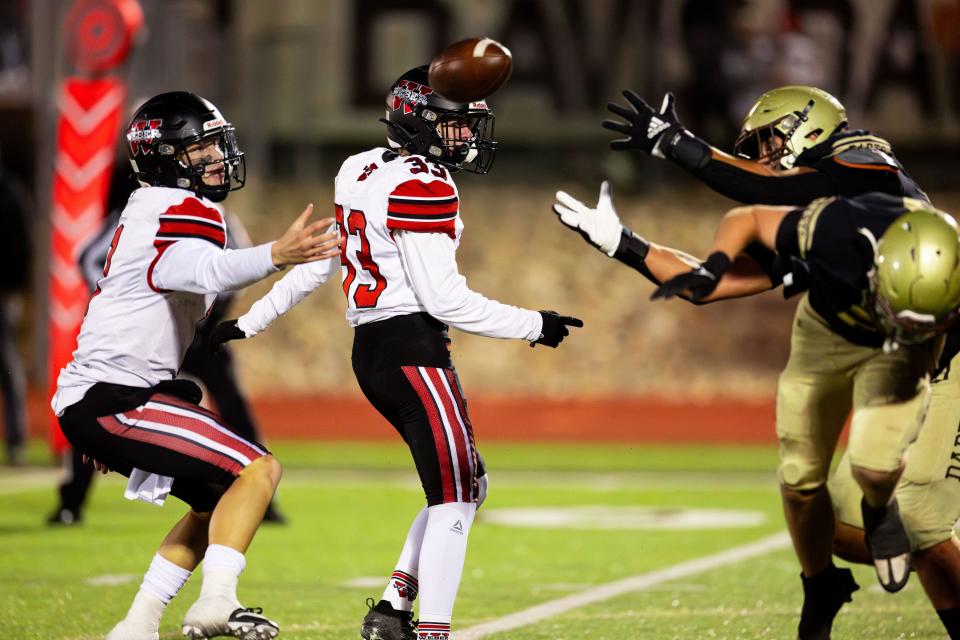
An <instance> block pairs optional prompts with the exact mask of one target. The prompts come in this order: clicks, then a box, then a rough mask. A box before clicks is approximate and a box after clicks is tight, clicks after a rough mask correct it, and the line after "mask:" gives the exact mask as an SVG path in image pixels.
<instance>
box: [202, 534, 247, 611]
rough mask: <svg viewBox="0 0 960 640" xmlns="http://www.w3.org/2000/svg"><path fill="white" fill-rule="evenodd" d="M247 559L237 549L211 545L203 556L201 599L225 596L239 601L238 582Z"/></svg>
mask: <svg viewBox="0 0 960 640" xmlns="http://www.w3.org/2000/svg"><path fill="white" fill-rule="evenodd" d="M246 566H247V559H246V558H245V557H244V556H243V554H242V553H240V552H239V551H237V550H236V549H232V548H230V547H227V546H224V545H222V544H211V545H210V546H208V547H207V552H206V553H205V554H204V556H203V585H202V586H201V587H200V597H201V598H205V597H208V596H223V597H226V598H230V599H231V600H233V601H235V602H236V601H237V581H238V580H239V579H240V574H241V573H243V570H244V569H245V568H246Z"/></svg>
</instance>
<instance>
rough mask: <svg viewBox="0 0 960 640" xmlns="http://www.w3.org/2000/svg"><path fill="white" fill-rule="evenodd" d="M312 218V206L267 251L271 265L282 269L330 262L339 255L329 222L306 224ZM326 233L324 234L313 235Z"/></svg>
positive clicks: (337, 242)
mask: <svg viewBox="0 0 960 640" xmlns="http://www.w3.org/2000/svg"><path fill="white" fill-rule="evenodd" d="M312 214H313V205H312V204H308V205H307V208H306V209H304V210H303V212H302V213H301V214H300V215H299V216H297V219H296V220H294V221H293V224H291V225H290V227H289V228H287V230H286V231H285V232H284V234H283V235H282V236H280V238H279V239H277V241H276V242H274V243H273V246H272V247H271V248H270V255H271V257H272V258H273V264H274V265H276V266H278V267H286V266H289V265H293V264H302V263H304V262H315V261H317V260H325V259H327V258H333V257H335V256H337V255H338V254H339V253H340V234H339V233H338V232H337V228H336V226H335V224H334V223H335V220H334V219H333V218H323V219H322V220H317V221H316V222H312V223H310V224H307V220H309V219H310V216H311V215H312ZM324 229H329V230H328V231H327V232H325V233H321V234H320V235H315V234H318V233H320V232H321V231H323V230H324Z"/></svg>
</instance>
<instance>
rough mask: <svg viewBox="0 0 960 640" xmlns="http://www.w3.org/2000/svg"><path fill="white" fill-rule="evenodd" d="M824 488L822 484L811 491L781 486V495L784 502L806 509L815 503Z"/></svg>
mask: <svg viewBox="0 0 960 640" xmlns="http://www.w3.org/2000/svg"><path fill="white" fill-rule="evenodd" d="M822 486H823V485H822V484H821V485H819V486H816V487H813V488H810V489H805V488H804V489H798V488H796V487H788V486H786V485H784V484H781V485H780V495H781V496H783V500H784V502H786V503H788V504H790V505H793V506H797V507H804V506H806V505H808V504H810V503H811V502H813V500H814V498H816V496H817V494H818V493H819V489H820V488H821V487H822Z"/></svg>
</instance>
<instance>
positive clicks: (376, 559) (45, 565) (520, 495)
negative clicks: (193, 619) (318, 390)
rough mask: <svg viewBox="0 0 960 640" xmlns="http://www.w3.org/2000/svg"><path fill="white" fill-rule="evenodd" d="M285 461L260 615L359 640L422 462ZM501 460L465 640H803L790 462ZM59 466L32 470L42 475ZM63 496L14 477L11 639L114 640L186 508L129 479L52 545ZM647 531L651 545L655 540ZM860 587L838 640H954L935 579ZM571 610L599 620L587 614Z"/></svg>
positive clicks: (5, 565)
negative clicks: (789, 531) (154, 502)
mask: <svg viewBox="0 0 960 640" xmlns="http://www.w3.org/2000/svg"><path fill="white" fill-rule="evenodd" d="M273 449H274V451H275V452H276V453H277V454H278V457H279V458H280V459H281V460H282V461H285V463H286V466H287V473H286V475H285V477H284V481H283V483H282V484H281V494H280V504H281V505H282V508H283V510H284V512H285V513H286V514H287V515H288V516H289V518H290V520H291V523H290V525H288V526H284V527H267V528H264V529H263V530H261V532H260V534H259V535H258V537H257V539H256V540H255V541H254V545H253V547H252V548H251V550H250V552H249V554H248V560H249V565H248V569H247V572H246V573H245V574H244V576H243V578H242V581H241V587H240V597H241V599H242V600H243V602H244V603H245V604H246V605H248V606H263V607H264V609H265V611H266V612H267V613H268V614H269V615H271V617H273V618H275V619H276V620H278V621H279V622H280V623H281V627H282V637H284V638H288V639H290V640H294V639H300V640H307V639H327V638H330V639H336V638H357V637H359V636H358V634H357V629H358V627H359V623H360V620H361V619H362V617H363V614H364V612H365V610H366V608H365V607H364V605H363V600H364V599H365V598H366V597H370V596H372V597H379V594H380V593H381V591H382V582H383V579H384V578H385V576H386V575H388V574H389V572H390V571H391V570H392V568H393V562H394V560H395V557H396V554H397V553H398V552H399V549H400V545H401V543H402V542H403V537H404V535H405V533H406V528H407V525H408V524H409V521H410V519H411V518H412V517H413V515H414V514H415V512H416V511H417V509H418V508H419V507H420V505H421V501H422V498H421V494H420V491H419V486H418V482H417V480H416V478H415V476H414V474H413V472H412V471H409V470H408V469H407V467H408V461H407V457H406V454H405V453H404V451H403V449H401V448H400V447H397V446H390V445H369V444H364V445H359V444H353V445H347V444H334V443H309V444H305V443H295V444H294V443H286V444H285V443H274V446H273ZM483 450H484V455H485V457H486V460H487V464H488V467H489V468H490V469H491V481H490V491H491V493H490V498H489V500H488V501H487V503H486V504H485V505H484V508H483V509H482V510H481V511H480V515H479V516H478V522H477V524H476V525H475V526H474V529H473V532H472V533H471V544H470V550H469V552H468V557H467V566H466V568H465V571H464V579H463V584H462V587H461V589H460V596H459V599H458V604H457V609H456V611H455V617H454V630H455V632H460V636H459V637H461V638H466V639H467V640H477V639H479V638H490V639H491V640H508V639H510V640H533V639H537V640H540V639H543V640H548V639H550V640H567V639H570V640H572V639H574V638H577V639H579V638H591V639H596V640H614V639H623V638H643V639H645V640H647V639H649V640H665V639H672V638H683V639H687V638H718V639H720V638H727V639H729V640H732V639H734V638H744V639H748V638H790V637H791V634H792V633H793V630H794V628H795V625H796V620H797V617H798V615H799V606H800V582H799V579H798V577H797V575H798V573H799V569H798V566H797V564H796V561H795V560H794V559H793V555H792V552H791V551H790V549H789V548H788V547H786V546H784V544H783V540H782V538H774V539H773V541H772V542H771V536H775V535H776V534H778V533H780V532H782V529H783V524H782V516H781V513H780V505H779V499H778V494H777V491H776V486H775V479H774V475H773V472H772V470H773V468H774V466H775V460H776V452H775V450H772V449H767V448H753V449H750V448H726V447H724V448H718V447H713V448H708V447H682V448H676V447H664V446H657V447H650V446H641V445H629V446H627V445H623V446H580V447H576V446H549V447H548V446H543V445H522V446H521V445H504V444H496V445H490V444H488V445H486V446H485V447H484V449H483ZM42 458H43V455H42V454H41V453H40V452H39V451H36V450H35V451H33V452H32V453H31V460H32V461H34V462H40V461H42ZM55 479H56V476H55V473H54V471H53V470H52V469H50V468H49V467H43V466H40V465H32V466H30V467H28V468H26V469H22V470H2V471H0V536H2V540H3V547H2V551H0V619H3V620H4V621H5V622H4V625H3V626H2V631H0V637H2V638H4V639H6V638H11V639H14V638H16V639H18V640H33V639H36V640H40V639H43V640H52V639H73V640H81V639H93V638H102V637H103V635H105V633H106V632H107V631H108V630H109V629H110V627H111V626H112V624H113V623H114V622H115V621H116V620H118V619H119V618H120V617H122V616H123V614H124V613H125V611H126V608H127V606H128V604H129V601H130V599H131V598H132V596H133V594H134V593H135V591H136V589H137V586H138V585H139V581H140V578H141V576H142V573H143V571H144V570H145V568H146V566H147V563H148V562H149V560H150V557H151V555H152V554H153V552H154V550H155V547H156V545H157V544H158V543H159V541H160V539H161V538H162V537H163V535H164V533H165V532H166V530H167V528H168V527H169V526H170V525H172V523H173V522H174V521H175V520H176V519H177V518H179V517H180V515H182V511H183V509H182V507H181V505H180V503H178V502H177V501H176V500H175V499H174V500H172V501H171V502H169V503H168V504H167V506H166V507H164V508H163V509H159V508H157V507H153V506H151V505H147V504H144V503H130V502H127V501H126V500H123V498H122V497H121V494H122V488H123V484H122V483H121V481H120V479H118V478H111V477H107V478H105V479H103V481H102V482H100V484H99V485H98V486H97V487H96V489H95V490H94V492H93V495H92V503H91V504H90V505H89V508H88V510H87V512H86V519H87V521H86V522H85V523H84V524H83V525H82V526H81V527H77V528H70V529H49V528H47V527H46V526H44V525H43V524H42V521H43V518H44V516H45V515H46V514H47V513H48V511H49V510H50V509H51V508H52V507H53V505H54V488H53V483H54V482H55ZM98 480H100V479H99V478H98ZM640 507H644V508H646V509H645V510H644V511H642V512H638V508H640ZM578 508H579V511H577V509H578ZM517 509H551V510H552V511H550V513H552V514H554V515H556V514H557V513H559V514H569V513H571V510H573V513H579V514H580V515H583V514H586V521H587V524H585V525H584V524H581V525H577V526H571V527H564V528H557V527H555V526H553V527H551V526H518V525H517V524H516V523H515V522H514V521H512V520H510V516H511V515H513V516H517V515H524V513H520V514H518V513H517V512H516V511H511V510H517ZM585 509H586V511H584V510H585ZM688 509H701V510H704V509H706V510H708V512H707V513H706V515H714V516H716V515H719V516H730V515H731V513H730V512H731V511H733V512H736V513H734V514H733V515H739V516H741V517H743V518H745V520H744V522H743V526H737V527H731V526H727V527H726V528H722V527H720V526H719V524H716V523H714V524H710V523H705V524H704V523H698V522H693V523H689V522H686V521H685V522H680V523H679V524H678V522H677V518H678V517H679V516H682V515H685V514H688V513H689V512H687V511H685V510H688ZM709 510H713V511H709ZM716 510H719V511H716ZM525 513H526V515H527V516H528V517H529V515H530V512H529V511H527V512H525ZM631 518H632V519H633V521H631V522H628V523H626V524H630V525H632V527H633V528H616V527H618V526H622V525H624V520H625V519H627V520H629V519H631ZM485 520H486V522H485ZM491 520H496V522H492V521H491ZM637 520H642V522H640V523H639V525H643V526H644V527H645V528H636V527H637V526H638V523H637V522H636V521H637ZM727 524H729V523H727ZM603 527H606V528H603ZM676 527H680V528H676ZM760 540H765V541H767V543H768V548H767V550H766V551H764V552H762V553H760V552H759V551H757V549H755V548H754V547H753V546H751V545H753V543H755V542H757V541H760ZM730 549H737V550H738V552H739V551H742V552H744V553H745V554H748V555H749V554H751V553H752V554H755V555H754V557H751V558H747V559H742V560H733V561H731V560H730V559H729V558H727V563H726V564H723V565H722V566H713V568H709V567H710V565H709V563H707V566H706V567H704V566H701V565H700V564H697V563H691V561H696V560H698V559H704V558H706V559H708V560H709V559H712V560H715V561H716V562H723V561H724V560H723V559H724V558H725V556H718V555H717V554H720V553H721V552H724V551H725V550H730ZM718 558H719V560H718ZM855 572H856V576H857V580H858V582H859V583H860V584H861V587H862V589H861V591H860V592H858V593H857V594H856V596H855V601H854V603H853V604H852V605H851V606H848V607H847V608H846V609H845V610H844V611H842V612H841V615H840V617H839V619H838V622H837V624H836V625H835V632H834V634H833V637H834V638H835V639H838V640H842V639H845V638H857V639H858V640H859V639H860V638H870V639H871V640H882V639H887V638H918V639H921V638H923V639H925V638H943V637H944V634H943V633H942V632H941V627H940V623H939V621H938V620H937V618H936V615H935V614H934V612H933V611H932V609H931V608H930V606H929V604H928V603H927V602H926V600H925V598H924V596H923V593H922V590H921V589H920V586H919V583H918V581H917V580H916V579H915V577H914V579H913V580H912V581H911V584H910V585H909V586H908V587H907V589H906V591H905V592H903V593H901V594H898V595H896V596H890V595H888V594H885V593H882V592H881V591H880V590H879V588H878V587H876V586H874V585H875V580H874V578H873V575H872V570H869V569H867V568H857V569H855ZM634 576H640V577H639V578H634V579H633V580H631V581H630V582H629V583H628V584H627V585H626V586H624V587H623V589H632V590H629V591H625V590H621V591H619V592H617V591H616V590H615V589H614V590H613V592H612V593H607V594H605V593H604V592H600V591H597V589H598V588H602V587H603V586H604V585H609V584H611V583H613V584H614V585H616V584H624V583H623V582H618V581H624V580H627V579H630V578H631V577H634ZM373 585H376V586H373ZM198 588H199V581H198V580H196V579H193V580H191V582H190V583H188V585H187V586H186V588H185V589H184V591H183V592H182V593H181V594H180V596H179V597H178V598H177V599H176V600H175V601H174V602H173V604H171V606H170V608H169V609H168V611H167V615H166V617H165V619H164V623H163V625H162V627H161V637H162V638H165V639H172V638H178V637H181V636H180V633H179V622H180V618H181V616H182V615H183V613H184V612H185V611H186V608H187V607H188V606H189V604H190V602H191V601H192V599H193V598H194V597H195V595H196V594H197V592H198ZM591 590H593V591H591ZM584 594H586V596H589V595H590V594H596V595H595V599H596V601H593V602H590V603H587V604H582V602H583V600H584V598H585V595H584ZM564 598H567V599H568V600H567V601H566V602H567V604H566V605H564V602H565V601H562V600H561V599H564ZM586 599H589V597H586ZM554 601H558V602H556V609H555V610H554V611H553V613H551V615H549V617H547V618H546V619H543V620H541V621H537V622H533V623H532V624H527V625H525V626H518V627H516V628H511V629H508V630H502V631H491V630H492V629H495V626H494V625H497V624H504V623H505V622H509V621H510V620H513V619H515V618H505V617H506V616H511V614H518V613H519V614H520V619H521V620H520V621H521V622H522V621H524V620H529V619H530V618H529V617H528V614H529V612H528V611H527V610H529V609H530V608H532V607H535V606H537V605H544V604H547V603H552V602H554ZM570 601H573V604H581V606H576V607H574V608H571V607H570ZM455 635H456V634H455Z"/></svg>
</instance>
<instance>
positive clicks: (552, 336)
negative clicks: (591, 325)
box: [530, 311, 583, 349]
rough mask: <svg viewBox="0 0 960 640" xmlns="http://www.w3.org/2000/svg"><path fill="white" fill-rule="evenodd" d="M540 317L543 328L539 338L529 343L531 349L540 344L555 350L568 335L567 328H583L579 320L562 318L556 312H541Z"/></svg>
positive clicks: (569, 317)
mask: <svg viewBox="0 0 960 640" xmlns="http://www.w3.org/2000/svg"><path fill="white" fill-rule="evenodd" d="M540 316H541V317H542V318H543V328H542V329H540V337H539V338H537V339H536V340H534V341H533V342H531V343H530V346H531V347H534V346H536V345H538V344H542V345H546V346H548V347H552V348H554V349H556V348H557V347H558V346H559V345H560V343H561V342H563V339H564V338H566V337H567V336H568V335H570V330H569V329H567V327H582V326H583V320H581V319H580V318H574V317H573V316H562V315H560V314H559V313H557V312H556V311H541V312H540Z"/></svg>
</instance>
